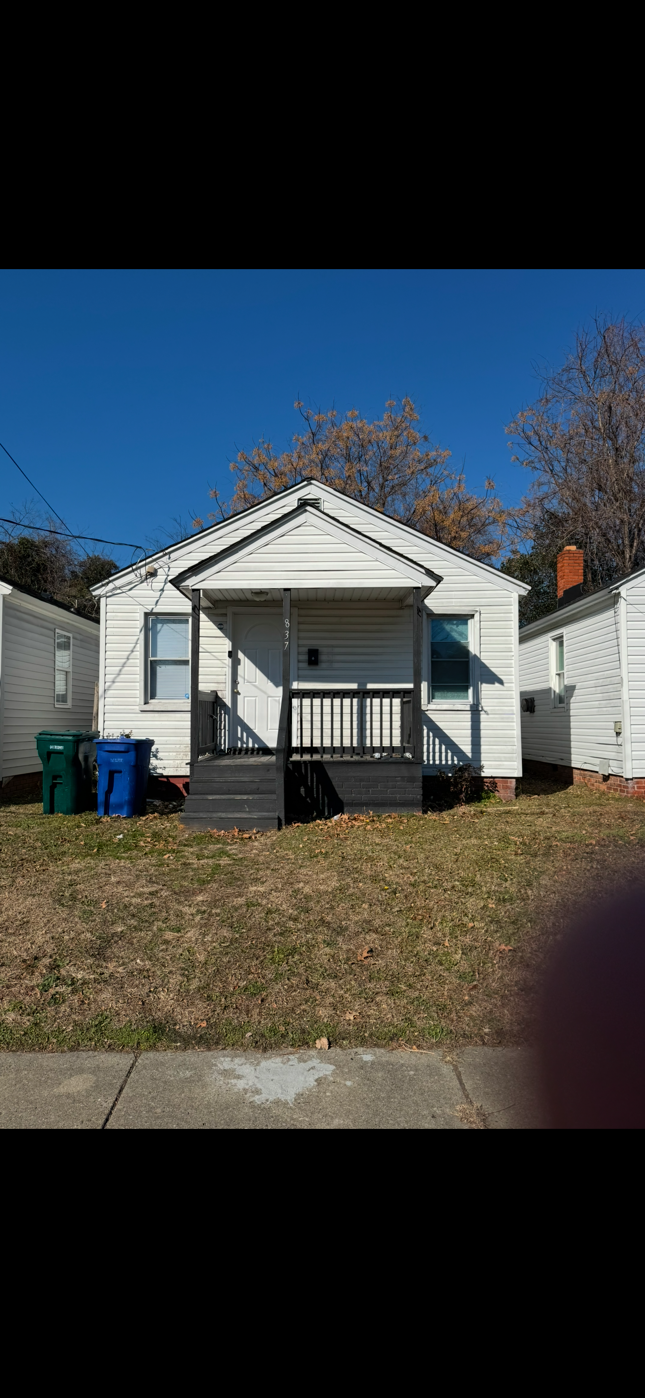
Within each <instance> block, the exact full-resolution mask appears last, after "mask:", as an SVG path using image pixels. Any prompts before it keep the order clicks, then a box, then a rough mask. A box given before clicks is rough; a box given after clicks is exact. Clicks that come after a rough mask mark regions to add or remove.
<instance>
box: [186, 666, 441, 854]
mask: <svg viewBox="0 0 645 1398" xmlns="http://www.w3.org/2000/svg"><path fill="white" fill-rule="evenodd" d="M413 700H414V687H412V688H410V689H407V688H406V689H388V690H377V689H374V690H320V689H318V690H313V689H312V690H302V689H299V690H298V689H296V690H290V691H288V706H287V707H288V714H287V720H286V725H285V728H286V735H285V743H284V746H282V745H278V747H277V748H276V750H273V751H272V750H270V749H261V748H253V747H235V746H231V745H230V743H229V742H228V737H229V725H230V717H229V714H228V713H227V711H226V705H225V704H224V703H223V701H222V700H221V699H220V697H219V696H217V695H216V696H215V698H214V699H204V698H202V699H200V701H199V705H198V716H197V734H198V739H199V742H198V751H197V756H196V758H194V760H192V761H191V767H190V794H189V796H188V798H187V800H186V807H185V812H184V817H183V820H184V824H186V825H188V826H190V827H191V828H193V829H195V828H201V829H218V830H226V829H233V828H237V829H240V830H243V829H258V830H267V829H275V828H276V827H279V826H281V825H284V824H290V823H292V822H293V821H302V822H304V821H308V820H318V819H325V818H327V819H329V818H331V817H333V816H335V815H340V814H342V813H343V812H347V813H348V814H356V813H360V812H367V811H375V812H381V813H386V812H393V811H398V812H400V813H403V812H415V811H416V812H418V811H420V810H421V787H422V782H421V767H422V764H421V748H420V739H419V738H418V739H417V743H418V744H419V746H415V742H414V726H413V710H414V707H415V706H414V703H413ZM419 713H420V705H419ZM281 727H282V725H281ZM417 753H418V754H419V755H417Z"/></svg>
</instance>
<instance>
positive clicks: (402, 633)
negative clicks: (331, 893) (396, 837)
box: [174, 500, 441, 829]
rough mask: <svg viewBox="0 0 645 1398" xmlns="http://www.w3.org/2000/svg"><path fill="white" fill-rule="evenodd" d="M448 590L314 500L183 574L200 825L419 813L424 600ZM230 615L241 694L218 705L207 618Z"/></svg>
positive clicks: (192, 806) (232, 675) (190, 811)
mask: <svg viewBox="0 0 645 1398" xmlns="http://www.w3.org/2000/svg"><path fill="white" fill-rule="evenodd" d="M319 503H320V502H318V504H319ZM440 581H441V579H440V578H439V577H438V575H437V574H435V573H433V572H432V571H431V570H430V569H428V568H426V567H424V566H422V565H420V564H418V563H416V562H414V561H413V560H411V559H409V558H405V557H403V555H400V554H398V553H396V552H395V550H394V549H392V548H390V547H389V546H385V545H381V544H378V543H376V542H375V541H374V540H370V539H367V538H366V537H365V536H363V535H361V534H360V533H359V532H358V531H357V530H355V529H353V528H350V527H348V526H346V525H343V524H341V523H340V522H339V521H338V520H332V519H331V518H330V517H329V516H328V515H325V514H324V513H322V512H321V510H320V509H319V508H318V505H317V504H316V502H313V501H310V500H303V501H300V502H299V504H298V506H297V508H296V509H294V510H293V511H291V512H290V513H289V514H288V515H287V516H286V517H284V518H282V519H281V520H279V521H277V522H276V523H274V524H271V525H268V526H264V527H263V528H261V529H260V530H258V531H256V532H255V533H254V534H252V535H251V536H250V537H247V538H245V539H244V540H242V541H240V542H239V543H237V544H233V545H231V548H230V549H227V550H224V551H222V553H221V554H219V555H217V556H216V557H214V558H213V559H209V560H206V561H205V562H201V563H200V564H198V565H197V566H196V567H195V568H193V569H191V570H187V571H186V573H184V574H181V575H180V576H178V577H176V578H175V579H174V585H175V586H176V587H178V588H179V590H180V591H182V592H183V593H184V595H185V596H189V597H190V602H191V644H190V656H191V660H190V671H191V673H190V694H191V701H190V704H191V709H190V794H189V796H188V798H187V801H186V807H185V812H184V822H185V824H187V825H190V826H193V827H194V826H197V827H202V828H206V829H226V828H231V827H235V826H236V827H237V828H238V829H244V828H247V829H248V828H257V829H269V828H276V827H277V828H280V827H281V826H284V825H285V824H287V823H288V822H290V821H303V820H308V819H316V818H319V817H331V816H334V815H338V814H340V813H341V812H344V811H347V812H352V813H353V812H362V811H370V810H372V811H382V812H386V811H400V812H403V811H420V810H421V790H422V781H421V771H422V759H423V726H422V651H423V614H424V609H423V603H424V600H425V598H426V597H427V596H428V595H429V594H430V593H431V592H432V591H433V590H434V588H435V587H436V586H437V584H438V583H439V582H440ZM222 608H225V609H226V611H227V623H226V635H227V639H228V645H229V647H230V648H229V650H228V669H227V680H226V691H225V693H224V692H219V691H218V692H217V693H216V694H213V693H211V694H206V693H204V691H203V690H202V691H200V679H201V676H200V626H201V618H202V611H203V610H210V611H211V613H214V612H216V611H217V610H218V609H219V610H220V612H221V609H222ZM299 627H300V641H299V642H298V639H297V634H296V633H297V632H298V628H299ZM294 636H296V640H295V643H294ZM305 676H306V677H307V679H305ZM396 676H399V677H400V679H402V680H403V681H404V683H398V684H397V683H392V682H391V681H392V680H394V678H395V677H396ZM330 681H332V683H330Z"/></svg>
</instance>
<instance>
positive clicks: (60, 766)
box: [36, 728, 99, 815]
mask: <svg viewBox="0 0 645 1398" xmlns="http://www.w3.org/2000/svg"><path fill="white" fill-rule="evenodd" d="M98 736H99V735H98V733H90V732H87V731H86V730H84V729H82V728H66V729H65V730H64V731H63V732H61V733H53V732H51V731H50V730H49V729H43V730H42V732H40V733H37V734H36V747H37V748H38V756H39V758H40V760H41V762H42V764H43V815H77V814H78V812H79V811H87V810H89V809H90V807H91V806H92V770H93V765H94V762H95V759H96V747H95V743H94V740H95V738H98Z"/></svg>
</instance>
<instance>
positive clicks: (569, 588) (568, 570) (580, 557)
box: [558, 544, 585, 607]
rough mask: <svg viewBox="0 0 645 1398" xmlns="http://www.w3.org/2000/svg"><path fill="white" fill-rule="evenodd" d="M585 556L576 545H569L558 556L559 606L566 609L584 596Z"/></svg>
mask: <svg viewBox="0 0 645 1398" xmlns="http://www.w3.org/2000/svg"><path fill="white" fill-rule="evenodd" d="M584 561H585V556H584V553H583V551H582V549H579V548H576V545H575V544H567V546H566V548H563V550H562V553H559V554H558V606H559V607H566V605H567V602H573V601H575V598H576V597H580V596H581V595H582V579H583V576H584Z"/></svg>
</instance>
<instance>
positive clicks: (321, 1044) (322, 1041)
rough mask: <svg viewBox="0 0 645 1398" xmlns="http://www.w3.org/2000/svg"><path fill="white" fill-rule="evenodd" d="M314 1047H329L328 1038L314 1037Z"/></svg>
mask: <svg viewBox="0 0 645 1398" xmlns="http://www.w3.org/2000/svg"><path fill="white" fill-rule="evenodd" d="M316 1048H319V1049H328V1048H329V1039H316Z"/></svg>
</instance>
